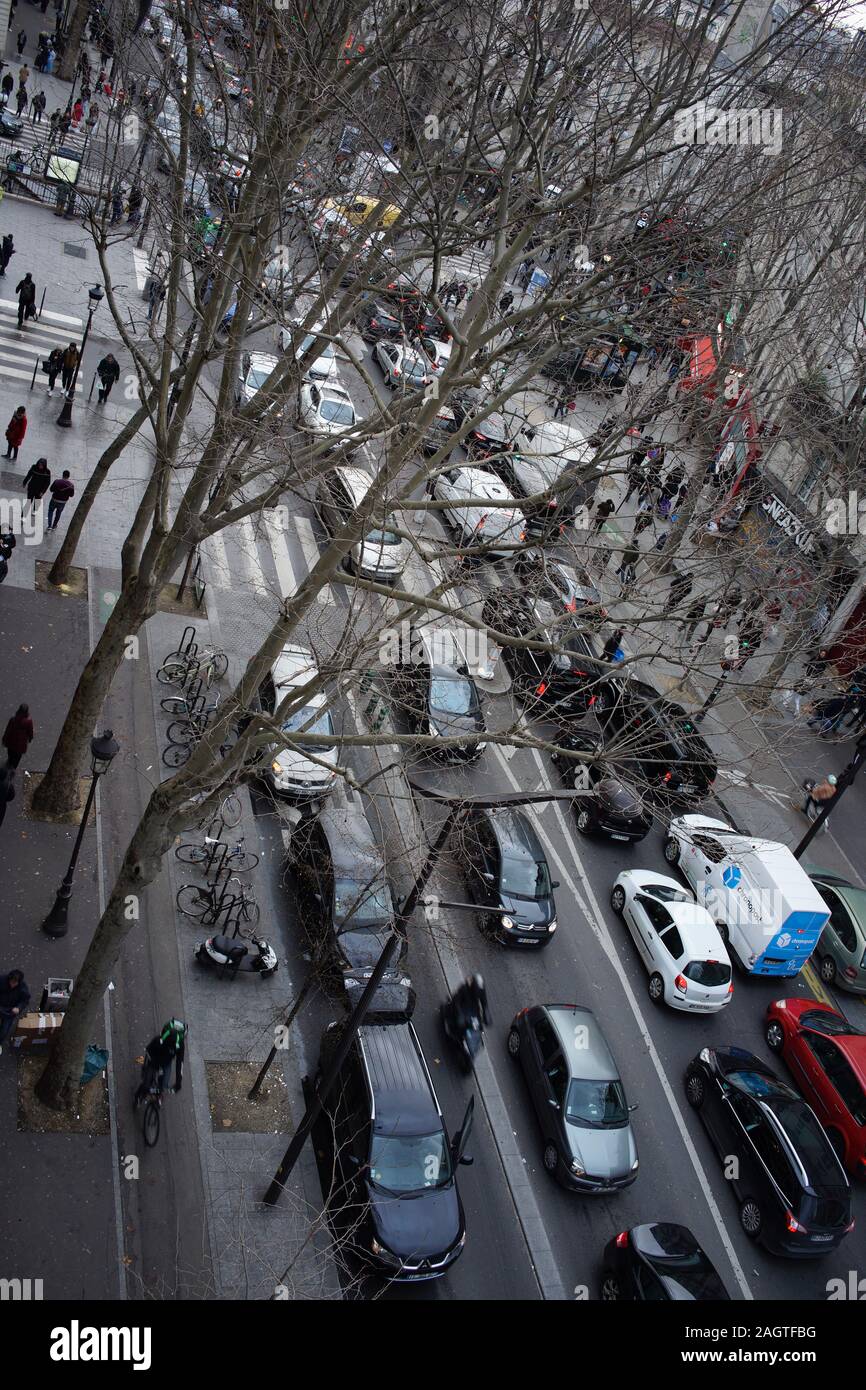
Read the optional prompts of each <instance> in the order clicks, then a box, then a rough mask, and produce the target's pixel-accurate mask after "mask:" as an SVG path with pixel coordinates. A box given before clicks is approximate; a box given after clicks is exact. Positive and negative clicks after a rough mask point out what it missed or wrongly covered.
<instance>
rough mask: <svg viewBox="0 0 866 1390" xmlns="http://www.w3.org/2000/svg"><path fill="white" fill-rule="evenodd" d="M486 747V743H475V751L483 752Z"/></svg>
mask: <svg viewBox="0 0 866 1390" xmlns="http://www.w3.org/2000/svg"><path fill="white" fill-rule="evenodd" d="M486 747H487V744H486V743H476V745H475V751H476V753H483V752H484V750H485V748H486Z"/></svg>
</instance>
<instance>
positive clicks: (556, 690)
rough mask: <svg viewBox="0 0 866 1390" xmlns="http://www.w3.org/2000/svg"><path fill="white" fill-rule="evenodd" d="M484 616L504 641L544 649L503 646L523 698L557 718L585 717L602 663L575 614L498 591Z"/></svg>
mask: <svg viewBox="0 0 866 1390" xmlns="http://www.w3.org/2000/svg"><path fill="white" fill-rule="evenodd" d="M482 617H483V618H484V621H485V623H487V625H488V626H489V627H491V628H493V629H494V631H495V632H499V633H502V634H504V635H505V636H506V637H508V636H512V637H523V638H525V639H526V640H527V641H533V642H543V643H546V644H547V645H546V648H544V649H542V650H539V651H536V650H535V649H534V648H531V647H517V646H511V645H510V644H508V643H504V644H503V645H502V654H503V656H504V657H505V660H506V662H507V664H508V668H509V670H510V671H511V674H512V678H513V680H514V684H515V688H516V690H517V693H518V694H519V695H520V696H521V698H522V699H525V700H532V701H536V700H537V701H539V702H541V703H544V704H546V705H549V706H551V707H552V709H553V712H554V713H555V714H557V715H559V716H561V717H571V716H572V715H574V714H585V713H586V711H587V710H588V709H591V708H592V706H593V701H594V698H595V692H596V691H597V689H598V686H599V681H600V680H601V679H602V678H603V676H604V671H605V664H604V663H603V662H602V661H601V655H600V646H599V643H598V641H597V639H596V637H595V635H594V634H593V633H592V632H587V631H586V630H585V626H584V624H583V622H582V621H581V619H580V616H579V614H571V613H568V612H563V611H562V609H559V610H558V611H557V609H555V608H554V607H553V605H552V604H550V603H548V601H547V600H546V599H536V598H531V597H529V596H528V595H526V594H523V593H520V592H517V591H516V590H513V589H496V590H495V591H494V592H493V593H492V594H490V595H489V596H488V597H487V599H486V600H485V602H484V606H483V608H482ZM554 648H561V649H562V650H554Z"/></svg>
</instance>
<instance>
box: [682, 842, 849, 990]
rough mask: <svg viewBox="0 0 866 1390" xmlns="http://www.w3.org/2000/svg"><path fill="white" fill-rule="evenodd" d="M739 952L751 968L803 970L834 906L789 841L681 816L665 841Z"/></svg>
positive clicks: (795, 972) (744, 965)
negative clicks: (828, 903) (812, 878)
mask: <svg viewBox="0 0 866 1390" xmlns="http://www.w3.org/2000/svg"><path fill="white" fill-rule="evenodd" d="M665 859H666V860H667V861H668V863H669V864H676V865H677V866H678V867H679V869H680V872H681V873H682V874H683V876H684V877H685V878H686V879H687V880H688V882H689V883H690V884H691V886H692V888H693V889H694V892H695V897H696V898H697V900H698V902H699V903H703V905H704V907H706V908H707V910H708V912H709V913H710V916H711V917H712V918H713V920H714V921H715V922H716V923H717V924H718V926H719V929H720V931H721V933H722V936H723V937H724V939H725V940H726V942H727V943H728V946H729V948H730V951H731V954H732V956H733V957H734V959H735V960H736V961H737V962H738V963H739V964H740V965H741V966H742V968H743V969H744V970H746V971H748V972H749V973H750V974H752V975H780V976H784V977H790V976H792V975H798V974H799V973H800V971H801V970H802V968H803V966H804V965H805V964H806V961H807V960H808V959H809V957H810V956H811V954H812V952H813V950H814V949H815V945H816V943H817V941H818V937H819V936H820V935H821V932H822V931H823V929H824V925H825V923H826V922H827V920H828V918H829V916H830V909H829V908H828V906H827V904H826V903H825V902H824V899H823V898H822V897H821V894H820V893H819V892H818V889H817V888H816V887H815V885H814V883H813V882H812V880H811V879H810V878H809V875H808V874H807V873H806V871H805V869H804V868H803V867H802V865H801V864H800V863H799V861H798V860H796V859H795V858H794V856H793V854H792V853H791V851H790V849H788V847H787V845H782V844H779V842H778V841H777V840H759V839H756V838H755V837H754V836H751V835H743V834H742V833H741V832H740V831H738V830H735V829H734V828H733V827H732V826H730V825H726V824H725V822H724V821H721V820H712V819H710V818H709V817H707V816H700V815H697V816H677V817H676V818H675V819H674V820H672V821H671V824H670V831H669V834H668V838H667V840H666V841H665Z"/></svg>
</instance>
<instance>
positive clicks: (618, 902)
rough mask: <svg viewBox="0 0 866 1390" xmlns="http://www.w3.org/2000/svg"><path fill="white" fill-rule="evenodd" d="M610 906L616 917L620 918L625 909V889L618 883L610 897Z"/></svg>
mask: <svg viewBox="0 0 866 1390" xmlns="http://www.w3.org/2000/svg"><path fill="white" fill-rule="evenodd" d="M610 905H611V907H612V908H613V910H614V912H615V913H616V914H617V916H619V917H621V916H622V914H623V911H624V909H625V889H624V888H623V887H622V886H621V884H619V883H617V884H616V886H615V887H614V890H613V892H612V893H611V895H610Z"/></svg>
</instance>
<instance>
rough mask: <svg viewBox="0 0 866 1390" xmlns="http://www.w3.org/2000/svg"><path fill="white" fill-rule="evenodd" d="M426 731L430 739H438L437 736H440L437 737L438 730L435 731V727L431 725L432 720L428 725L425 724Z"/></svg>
mask: <svg viewBox="0 0 866 1390" xmlns="http://www.w3.org/2000/svg"><path fill="white" fill-rule="evenodd" d="M427 729H428V731H429V733H430V737H431V738H439V736H440V735H439V730H438V729H437V727H436V725H435V724H434V723H433V720H432V719H431V720H430V721H429V722H428V724H427Z"/></svg>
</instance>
